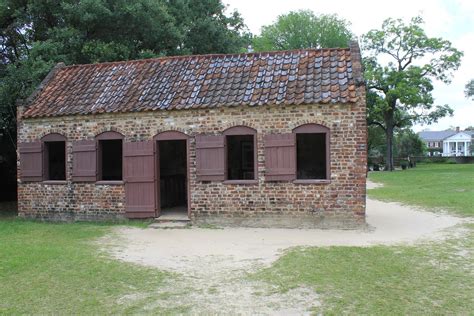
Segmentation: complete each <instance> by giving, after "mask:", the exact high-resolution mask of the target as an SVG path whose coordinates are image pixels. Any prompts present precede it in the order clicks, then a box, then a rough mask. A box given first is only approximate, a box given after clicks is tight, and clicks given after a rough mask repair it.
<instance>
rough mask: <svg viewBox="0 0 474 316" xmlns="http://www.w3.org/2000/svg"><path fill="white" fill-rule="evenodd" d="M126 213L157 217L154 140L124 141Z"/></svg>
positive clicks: (142, 216) (130, 216)
mask: <svg viewBox="0 0 474 316" xmlns="http://www.w3.org/2000/svg"><path fill="white" fill-rule="evenodd" d="M123 157H124V161H123V163H124V179H125V215H126V216H127V217H128V218H150V217H155V197H156V192H155V164H156V161H155V153H154V150H153V141H144V142H132V143H124V145H123Z"/></svg>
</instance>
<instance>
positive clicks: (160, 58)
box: [62, 47, 351, 69]
mask: <svg viewBox="0 0 474 316" xmlns="http://www.w3.org/2000/svg"><path fill="white" fill-rule="evenodd" d="M350 50H351V49H350V48H349V47H334V48H299V49H287V50H271V51H263V52H246V53H232V54H215V53H213V54H201V55H173V56H162V57H152V58H142V59H129V60H118V61H106V62H100V63H90V64H73V65H67V66H63V67H62V68H63V69H67V68H77V67H93V66H100V65H118V64H127V63H145V62H153V61H161V60H175V59H177V60H179V59H197V58H213V57H238V56H262V55H278V54H286V53H296V52H316V51H321V52H324V51H350Z"/></svg>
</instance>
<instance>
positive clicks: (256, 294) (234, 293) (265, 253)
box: [101, 183, 465, 315]
mask: <svg viewBox="0 0 474 316" xmlns="http://www.w3.org/2000/svg"><path fill="white" fill-rule="evenodd" d="M375 186H376V184H373V183H369V184H368V188H372V187H375ZM463 221H465V220H463V219H461V218H458V217H454V216H450V215H446V214H435V213H431V212H426V211H421V210H416V209H414V208H411V207H408V206H403V205H401V204H398V203H387V202H381V201H375V200H371V199H368V200H367V222H368V224H369V229H366V230H314V229H268V228H261V229H259V228H224V229H202V228H191V229H151V228H148V229H138V228H130V227H120V228H117V229H116V230H115V231H114V233H113V234H112V235H111V236H107V237H106V238H104V239H102V240H101V243H102V244H103V245H104V249H105V250H106V251H107V252H108V253H110V254H111V255H112V256H113V257H115V258H117V259H120V260H123V261H127V262H132V263H137V264H140V265H145V266H152V267H157V268H159V269H161V270H167V271H171V272H175V273H178V275H179V276H178V277H177V279H176V280H173V281H171V283H170V284H167V285H165V286H164V287H163V288H160V290H159V291H160V292H166V293H168V295H166V297H167V299H159V298H158V297H160V295H156V294H157V293H148V294H146V293H145V294H143V295H145V296H147V295H148V296H150V295H152V296H154V295H156V297H157V299H156V300H152V301H153V304H150V306H149V308H153V307H155V306H157V305H158V306H168V307H170V306H174V305H173V304H176V307H179V306H182V305H183V304H184V305H186V306H188V307H189V308H190V312H191V313H193V314H201V313H204V314H208V313H218V314H285V315H288V314H305V313H308V311H309V309H310V308H311V307H312V306H315V305H318V304H319V302H318V295H317V293H315V292H314V291H313V290H312V289H308V288H298V289H295V290H292V291H289V292H287V293H285V294H280V293H275V291H274V289H272V288H269V286H268V285H267V284H259V283H257V282H254V281H248V280H247V278H245V275H246V274H247V273H249V272H252V271H255V270H256V269H259V268H262V267H265V266H268V265H269V264H271V263H272V262H274V261H275V260H276V259H278V257H279V256H280V255H281V254H282V252H283V251H284V250H285V249H288V248H290V247H295V246H371V245H380V244H383V245H392V244H400V243H415V242H418V241H422V240H429V239H442V238H443V237H444V236H446V234H447V233H446V230H447V228H450V227H453V226H455V225H457V224H460V223H462V222H463ZM272 293H273V294H272ZM161 296H162V295H161ZM170 297H171V298H170ZM137 298H138V299H143V297H142V296H140V295H138V296H137V295H132V296H130V297H129V298H124V300H123V301H122V302H121V303H124V304H126V303H127V301H128V302H129V301H130V300H132V301H133V300H134V299H137ZM148 298H149V297H148ZM170 304H171V305H170Z"/></svg>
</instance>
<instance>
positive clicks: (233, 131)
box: [223, 125, 257, 136]
mask: <svg viewBox="0 0 474 316" xmlns="http://www.w3.org/2000/svg"><path fill="white" fill-rule="evenodd" d="M223 134H224V135H226V136H227V135H257V130H256V129H254V128H251V127H248V126H244V125H238V126H232V127H229V128H227V129H226V130H224V132H223Z"/></svg>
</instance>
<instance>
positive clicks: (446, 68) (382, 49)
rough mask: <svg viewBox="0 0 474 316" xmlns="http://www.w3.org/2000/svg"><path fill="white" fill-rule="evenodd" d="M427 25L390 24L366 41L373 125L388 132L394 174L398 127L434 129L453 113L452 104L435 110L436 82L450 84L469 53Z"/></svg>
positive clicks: (389, 160) (418, 19) (414, 22)
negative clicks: (430, 34)
mask: <svg viewBox="0 0 474 316" xmlns="http://www.w3.org/2000/svg"><path fill="white" fill-rule="evenodd" d="M422 25H423V20H422V18H421V17H415V18H413V19H411V21H410V23H408V24H405V23H404V22H403V21H402V20H394V19H387V20H385V21H384V22H383V24H382V28H381V29H380V30H372V31H369V32H368V33H367V34H365V35H364V36H363V37H362V46H363V49H364V52H365V54H366V56H365V58H364V66H365V79H366V81H367V89H368V93H367V94H368V95H367V105H368V123H369V124H371V125H377V126H379V127H381V128H382V129H384V130H385V132H386V138H387V153H386V160H387V167H388V169H389V170H393V133H394V130H395V129H396V128H404V127H409V126H411V125H412V124H414V123H419V122H422V123H425V124H429V123H432V122H436V121H437V120H438V119H439V118H441V117H444V116H446V115H451V114H452V112H453V110H452V109H451V108H450V107H449V106H448V105H434V99H433V96H432V91H433V84H432V81H433V80H440V81H442V82H445V83H449V82H450V78H451V76H452V73H453V71H455V70H457V69H458V68H459V66H460V63H461V57H462V55H463V54H462V52H460V51H458V50H457V49H455V48H454V47H452V45H451V42H449V41H447V40H443V39H441V38H431V37H428V36H427V35H426V34H425V31H424V30H423V28H422ZM382 58H384V59H382ZM381 60H388V62H385V63H384V64H381V62H380V61H381Z"/></svg>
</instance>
